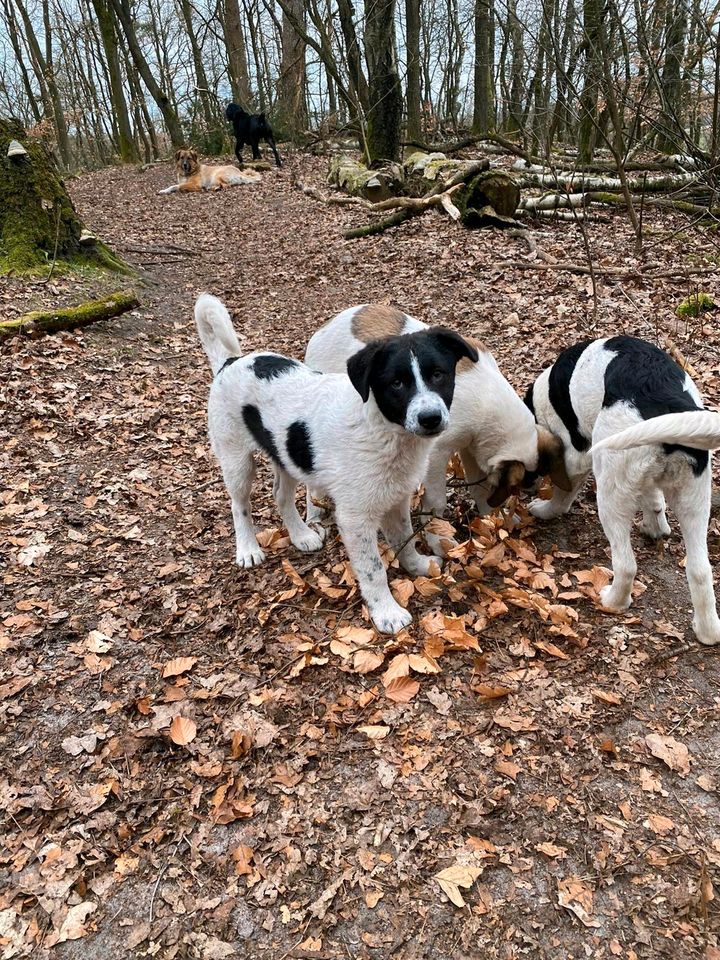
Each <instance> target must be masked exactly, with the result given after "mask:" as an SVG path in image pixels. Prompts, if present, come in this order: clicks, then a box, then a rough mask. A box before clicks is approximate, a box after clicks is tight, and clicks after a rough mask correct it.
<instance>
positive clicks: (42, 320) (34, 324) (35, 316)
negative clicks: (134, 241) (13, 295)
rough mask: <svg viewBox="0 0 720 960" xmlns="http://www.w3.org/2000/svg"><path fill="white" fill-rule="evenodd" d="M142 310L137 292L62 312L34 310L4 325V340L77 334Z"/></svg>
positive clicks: (0, 334)
mask: <svg viewBox="0 0 720 960" xmlns="http://www.w3.org/2000/svg"><path fill="white" fill-rule="evenodd" d="M138 306H140V301H139V300H138V298H137V297H136V295H135V293H134V292H133V291H120V292H118V293H112V294H110V295H109V296H107V297H102V298H100V299H99V300H89V301H88V302H87V303H81V304H80V305H79V306H77V307H62V308H60V309H59V310H33V311H32V312H31V313H26V314H25V315H24V316H22V317H18V318H17V319H15V320H5V321H2V322H0V339H4V338H6V337H13V336H18V335H24V336H28V337H40V336H43V335H44V334H46V333H56V332H57V331H58V330H74V329H76V328H78V327H87V326H89V325H90V324H91V323H97V322H98V321H99V320H111V319H112V318H113V317H119V316H120V314H122V313H126V312H127V311H128V310H133V309H134V308H135V307H138Z"/></svg>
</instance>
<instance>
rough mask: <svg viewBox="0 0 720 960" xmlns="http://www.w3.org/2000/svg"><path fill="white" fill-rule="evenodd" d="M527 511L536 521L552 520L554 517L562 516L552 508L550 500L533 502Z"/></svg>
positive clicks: (555, 508) (554, 507)
mask: <svg viewBox="0 0 720 960" xmlns="http://www.w3.org/2000/svg"><path fill="white" fill-rule="evenodd" d="M528 510H529V511H530V513H531V514H532V515H533V516H534V517H537V518H538V520H554V519H555V517H559V516H561V514H562V511H561V510H558V508H557V507H556V506H554V504H553V502H552V500H540V499H538V500H533V501H532V502H531V504H530V506H529V507H528Z"/></svg>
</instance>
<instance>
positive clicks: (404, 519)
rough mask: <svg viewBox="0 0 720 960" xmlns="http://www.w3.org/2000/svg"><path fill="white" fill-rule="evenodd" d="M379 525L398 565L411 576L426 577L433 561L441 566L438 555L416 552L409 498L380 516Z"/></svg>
mask: <svg viewBox="0 0 720 960" xmlns="http://www.w3.org/2000/svg"><path fill="white" fill-rule="evenodd" d="M380 526H381V529H382V532H383V536H384V537H385V539H386V540H387V542H388V543H389V544H390V546H391V547H392V548H393V550H394V551H395V555H396V556H397V558H398V562H399V563H400V566H401V567H402V568H403V570H406V571H407V572H408V573H409V574H410V575H411V576H413V577H427V576H428V575H429V574H430V564H431V563H432V562H433V561H434V562H435V563H437V565H438V566H442V560H441V559H440V558H439V557H426V556H424V555H423V554H422V553H418V551H417V548H416V546H415V533H414V532H413V528H412V521H411V520H410V501H409V500H406V501H405V502H404V503H402V504H401V505H400V506H398V507H394V508H393V509H392V510H390V511H388V512H387V513H386V514H385V516H384V517H383V518H382V523H381V525H380Z"/></svg>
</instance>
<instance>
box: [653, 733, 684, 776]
mask: <svg viewBox="0 0 720 960" xmlns="http://www.w3.org/2000/svg"><path fill="white" fill-rule="evenodd" d="M645 744H646V746H647V748H648V750H649V751H650V753H651V754H652V755H653V756H654V757H657V758H658V760H662V762H663V763H664V764H666V765H667V766H668V767H670V769H671V770H675V771H676V772H677V773H679V774H680V776H681V777H686V776H687V775H688V773H690V755H689V752H688V748H687V747H686V746H685V744H684V743H680V741H679V740H675V739H674V738H673V737H665V736H662V735H661V734H659V733H649V734H648V735H647V736H646V737H645Z"/></svg>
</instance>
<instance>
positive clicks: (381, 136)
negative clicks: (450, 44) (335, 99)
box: [365, 0, 403, 163]
mask: <svg viewBox="0 0 720 960" xmlns="http://www.w3.org/2000/svg"><path fill="white" fill-rule="evenodd" d="M365 57H366V59H367V63H368V88H369V93H370V110H369V112H368V129H367V154H368V157H367V159H368V162H370V163H373V162H375V161H378V160H397V159H398V158H399V156H400V123H401V121H402V108H403V102H402V87H401V86H400V77H399V76H398V72H397V63H396V61H395V0H368V2H366V5H365Z"/></svg>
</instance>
